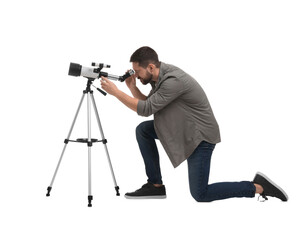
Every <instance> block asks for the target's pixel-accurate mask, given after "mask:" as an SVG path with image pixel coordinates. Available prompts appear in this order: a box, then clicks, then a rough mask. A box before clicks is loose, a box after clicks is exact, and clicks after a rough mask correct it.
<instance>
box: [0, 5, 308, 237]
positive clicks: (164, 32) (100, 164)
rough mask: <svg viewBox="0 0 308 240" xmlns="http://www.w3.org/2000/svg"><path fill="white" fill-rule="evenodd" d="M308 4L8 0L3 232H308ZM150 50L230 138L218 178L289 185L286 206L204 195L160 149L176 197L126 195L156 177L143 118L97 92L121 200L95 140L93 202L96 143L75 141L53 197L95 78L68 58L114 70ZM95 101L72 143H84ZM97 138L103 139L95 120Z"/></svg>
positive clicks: (219, 150) (3, 12) (2, 21)
mask: <svg viewBox="0 0 308 240" xmlns="http://www.w3.org/2000/svg"><path fill="white" fill-rule="evenodd" d="M307 12H308V7H307V3H306V1H269V0H267V1H247V0H246V1H194V0H191V1H180V0H177V1H166V0H165V1H160V0H157V1H137V0H131V1H102V0H101V1H90V0H88V1H77V0H74V1H64V0H61V1H57V0H54V1H34V0H29V1H18V0H15V1H14V0H12V1H2V3H1V4H0V25H1V37H0V39H1V45H0V61H1V62H0V66H1V75H0V78H1V94H0V98H1V99H0V100H1V101H0V104H1V118H0V121H1V124H0V133H1V140H0V141H1V145H0V146H1V162H0V164H1V165H0V184H1V185H0V186H1V188H0V192H1V198H0V201H1V205H0V218H1V232H0V238H1V239H7V240H8V239H21V238H22V239H76V238H77V237H78V239H79V238H80V239H159V238H160V239H170V238H173V239H178V238H180V237H181V238H185V239H188V238H189V239H197V238H198V239H225V238H229V239H259V238H265V239H269V238H275V239H280V238H282V237H283V239H290V238H292V239H304V238H305V237H307V231H306V230H305V229H304V228H305V227H306V224H304V223H305V222H307V221H306V214H307V204H306V201H307V187H306V179H307V176H306V172H307V170H306V169H307V168H306V167H305V164H306V162H307V160H308V154H307V134H308V128H307V122H308V115H307V102H308V97H307V84H306V82H307V80H308V78H307V75H308V74H307V63H308V58H307V56H308V47H307V46H308V45H307V42H308V34H307V29H308V28H307V27H308V26H307V25H308V24H307V23H308V17H307V16H308V15H307ZM145 45H147V46H151V47H152V48H154V49H155V50H156V51H157V52H158V54H159V57H160V60H161V61H164V62H166V63H171V64H174V65H176V66H179V67H180V68H182V69H183V70H185V71H186V72H188V73H189V74H190V75H192V76H193V77H195V78H196V79H197V80H198V82H199V83H200V84H201V86H202V87H203V88H204V90H205V92H206V93H207V96H208V98H209V100H210V102H211V105H212V108H213V110H214V113H215V116H216V118H217V121H218V123H219V125H220V129H221V136H222V142H221V143H220V144H218V145H217V146H216V149H215V151H214V154H213V158H212V168H211V176H210V182H218V181H240V180H252V179H253V177H254V174H255V172H256V171H262V172H264V173H265V174H267V175H268V176H270V177H271V178H272V179H273V180H274V181H275V182H277V183H278V184H280V185H281V186H282V187H283V188H284V189H285V190H286V192H287V193H288V195H289V196H290V201H289V202H287V203H282V202H280V201H279V200H277V199H273V198H270V200H269V201H268V202H266V203H260V202H257V198H255V199H229V200H224V201H217V202H213V203H203V204H202V203H196V202H195V201H194V200H193V198H192V197H191V196H190V193H189V187H188V177H187V165H186V163H183V164H182V165H181V166H179V167H178V168H177V169H173V167H172V165H171V163H170V161H169V159H168V158H167V156H166V154H165V153H164V151H163V149H162V147H161V145H160V144H159V143H158V146H159V150H160V156H161V168H162V174H163V180H164V183H165V184H166V188H167V195H168V198H167V199H166V200H159V201H157V200H156V201H154V200H149V201H129V200H126V199H125V198H124V197H123V196H124V194H125V192H128V191H133V190H135V189H136V188H139V187H140V186H141V185H142V184H144V183H145V182H146V176H145V172H144V166H143V161H142V158H141V155H140V153H139V150H138V145H137V143H136V140H135V127H136V126H137V125H138V124H139V123H140V122H142V121H144V120H146V118H142V117H139V116H137V114H136V113H134V112H132V111H131V110H129V109H127V108H126V107H125V106H124V105H122V104H121V103H120V102H119V101H117V99H115V98H114V97H112V96H107V97H104V96H102V95H101V94H99V93H98V92H96V91H95V99H96V102H97V106H98V108H99V114H100V117H101V120H102V125H103V129H104V133H105V136H106V138H107V139H108V148H109V152H110V156H111V160H112V163H113V167H114V171H115V175H116V178H117V182H118V184H119V186H120V192H121V196H120V197H116V196H115V191H114V188H113V181H112V178H111V175H110V171H109V167H108V163H107V159H106V155H105V152H104V150H103V147H102V146H101V145H100V144H96V145H94V147H93V148H92V152H93V159H92V167H93V172H92V174H93V180H92V183H93V184H92V185H93V187H92V191H93V196H94V200H93V207H92V208H88V207H87V195H88V189H87V187H88V183H87V148H86V145H81V144H73V143H70V144H69V145H68V147H67V151H66V153H65V155H64V158H63V161H62V165H61V167H60V170H59V172H58V175H57V178H56V180H55V183H54V185H53V190H52V192H51V197H50V198H46V196H45V194H46V188H47V186H48V185H49V184H50V181H51V178H52V174H53V172H54V169H55V167H56V164H57V162H58V159H59V156H60V153H61V151H62V147H63V145H64V144H63V140H64V139H65V138H66V136H67V133H68V130H69V128H70V125H71V122H72V120H73V117H74V114H75V111H76V109H77V105H78V102H79V100H80V97H81V95H82V90H83V89H84V88H85V85H86V79H84V78H76V77H71V76H68V74H67V72H68V67H69V63H70V62H76V63H80V64H82V65H84V66H90V64H91V62H92V61H97V62H103V63H108V64H110V65H111V66H112V68H111V69H109V70H108V72H109V73H111V74H116V75H122V74H124V72H125V71H126V70H127V69H129V68H131V64H130V63H129V58H130V56H131V54H132V53H133V52H134V51H135V50H136V49H137V48H139V47H141V46H145ZM116 84H117V86H118V87H119V88H120V89H121V90H123V91H125V92H127V93H128V90H127V88H126V85H125V84H123V83H116ZM138 84H139V85H138V86H139V87H140V89H142V91H143V92H144V93H148V92H149V90H150V89H149V86H141V85H140V83H138ZM95 85H96V86H99V82H98V81H96V83H95ZM85 106H86V105H85V104H84V106H83V108H82V109H81V112H80V115H79V118H78V120H77V123H76V126H75V128H74V131H73V134H72V138H73V139H74V138H78V137H86V130H87V128H86V108H85ZM93 117H94V114H93ZM147 119H152V117H149V118H147ZM93 120H95V119H93ZM92 136H93V137H99V132H98V129H97V125H96V122H95V121H93V124H92ZM302 216H303V217H302ZM4 236H5V237H4Z"/></svg>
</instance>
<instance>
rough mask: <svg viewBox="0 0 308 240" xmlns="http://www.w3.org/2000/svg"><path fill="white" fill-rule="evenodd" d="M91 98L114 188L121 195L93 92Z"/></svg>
mask: <svg viewBox="0 0 308 240" xmlns="http://www.w3.org/2000/svg"><path fill="white" fill-rule="evenodd" d="M91 98H92V102H93V108H94V112H95V115H96V120H97V123H98V126H99V130H100V133H101V136H102V139H103V144H104V146H105V152H106V155H107V159H108V163H109V167H110V171H111V175H112V178H113V182H114V188H115V190H116V193H117V194H116V195H117V196H120V193H119V189H120V188H119V186H118V185H117V181H116V179H115V176H114V172H113V168H112V164H111V160H110V156H109V152H108V148H107V140H106V139H105V136H104V132H103V128H102V124H101V121H100V118H99V115H98V111H97V107H96V103H95V100H94V96H93V94H91Z"/></svg>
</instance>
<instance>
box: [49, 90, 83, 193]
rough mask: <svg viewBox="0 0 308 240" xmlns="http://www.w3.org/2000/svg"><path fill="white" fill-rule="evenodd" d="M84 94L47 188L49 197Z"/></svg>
mask: <svg viewBox="0 0 308 240" xmlns="http://www.w3.org/2000/svg"><path fill="white" fill-rule="evenodd" d="M84 96H85V94H83V95H82V97H81V100H80V103H79V105H78V108H77V111H76V114H75V117H74V120H73V123H72V125H71V128H70V131H69V133H68V135H67V138H66V139H65V140H64V147H63V150H62V153H61V156H60V159H59V162H58V164H57V167H56V170H55V172H54V175H53V177H52V180H51V183H50V185H49V186H48V188H47V194H46V196H47V197H49V196H50V191H51V189H52V185H53V183H54V181H55V178H56V175H57V173H58V170H59V167H60V164H61V161H62V158H63V155H64V152H65V149H66V146H67V144H68V142H69V138H70V136H71V134H72V131H73V128H74V125H75V122H76V119H77V116H78V114H79V111H80V107H81V105H82V102H83V99H84Z"/></svg>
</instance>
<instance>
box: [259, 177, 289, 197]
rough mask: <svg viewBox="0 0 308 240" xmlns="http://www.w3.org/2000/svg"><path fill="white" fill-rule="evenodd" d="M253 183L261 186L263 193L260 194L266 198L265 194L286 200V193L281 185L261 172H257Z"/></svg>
mask: <svg viewBox="0 0 308 240" xmlns="http://www.w3.org/2000/svg"><path fill="white" fill-rule="evenodd" d="M253 183H256V184H259V185H261V186H262V187H263V190H264V191H263V193H261V194H260V195H261V196H262V197H263V198H264V199H265V200H268V198H267V196H270V197H276V198H279V199H280V200H281V201H284V202H286V201H288V195H287V194H286V193H285V191H283V189H282V188H281V187H279V186H278V185H277V184H275V183H274V182H273V181H272V180H271V179H269V178H268V177H267V176H265V175H264V174H263V173H260V172H257V173H256V176H255V178H254V179H253Z"/></svg>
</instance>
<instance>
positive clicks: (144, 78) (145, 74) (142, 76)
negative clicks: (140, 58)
mask: <svg viewBox="0 0 308 240" xmlns="http://www.w3.org/2000/svg"><path fill="white" fill-rule="evenodd" d="M133 69H134V71H135V76H136V78H138V79H139V80H140V82H141V83H142V84H143V85H146V84H148V83H149V82H151V81H152V79H153V74H151V73H150V72H149V70H148V68H143V67H140V66H139V63H137V62H133Z"/></svg>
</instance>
